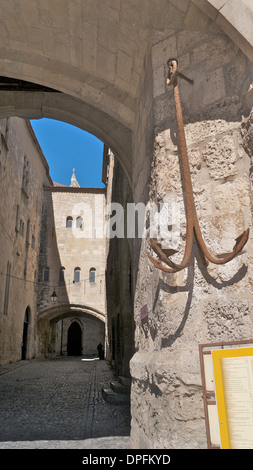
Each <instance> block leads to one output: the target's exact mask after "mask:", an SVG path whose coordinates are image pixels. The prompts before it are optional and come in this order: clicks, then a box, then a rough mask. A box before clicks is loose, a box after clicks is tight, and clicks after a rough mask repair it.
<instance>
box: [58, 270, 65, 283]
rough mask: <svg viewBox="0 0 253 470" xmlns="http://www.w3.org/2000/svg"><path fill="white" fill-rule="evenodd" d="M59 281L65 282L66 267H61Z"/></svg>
mask: <svg viewBox="0 0 253 470" xmlns="http://www.w3.org/2000/svg"><path fill="white" fill-rule="evenodd" d="M59 282H65V268H64V267H61V269H60V271H59Z"/></svg>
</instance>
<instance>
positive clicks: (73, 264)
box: [38, 170, 106, 356]
mask: <svg viewBox="0 0 253 470" xmlns="http://www.w3.org/2000/svg"><path fill="white" fill-rule="evenodd" d="M104 205H105V189H102V188H81V187H80V185H79V184H78V182H77V179H76V176H75V170H73V175H72V177H71V184H70V186H64V185H61V184H57V183H53V185H50V186H47V187H45V188H44V203H43V207H44V212H43V230H42V233H41V250H40V263H39V276H40V279H41V280H42V284H43V286H42V287H41V288H40V287H39V289H38V304H39V312H38V319H39V320H40V319H41V322H40V321H39V325H41V324H43V323H44V326H41V331H40V332H41V334H40V338H41V339H42V343H41V344H40V353H42V354H43V355H45V354H47V351H50V353H51V354H62V355H67V354H69V355H88V356H91V355H95V354H97V345H98V344H99V342H102V343H104V331H105V311H106V306H105V261H106V260H105V240H104V238H103V237H99V233H101V228H102V222H103V217H104ZM53 290H54V291H55V293H56V295H57V297H56V301H55V302H54V303H52V301H51V294H52V292H53ZM63 311H64V313H63ZM43 320H44V321H43ZM48 320H50V325H49V324H48ZM73 323H75V329H74V326H73ZM45 328H46V329H47V328H49V335H48V334H46V333H45V331H44V333H43V330H45ZM72 329H73V335H72V333H71V331H72ZM75 334H76V335H77V337H75ZM72 336H73V337H72ZM72 343H73V344H74V343H75V345H74V346H73V347H72V346H71V344H72Z"/></svg>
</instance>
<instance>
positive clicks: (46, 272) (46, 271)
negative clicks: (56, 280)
mask: <svg viewBox="0 0 253 470" xmlns="http://www.w3.org/2000/svg"><path fill="white" fill-rule="evenodd" d="M43 281H44V282H48V281H49V268H48V267H46V268H44V269H43Z"/></svg>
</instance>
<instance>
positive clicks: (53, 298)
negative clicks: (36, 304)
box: [51, 289, 58, 302]
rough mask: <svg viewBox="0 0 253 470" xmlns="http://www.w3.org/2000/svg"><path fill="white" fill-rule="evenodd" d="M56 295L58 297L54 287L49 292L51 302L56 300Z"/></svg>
mask: <svg viewBox="0 0 253 470" xmlns="http://www.w3.org/2000/svg"><path fill="white" fill-rule="evenodd" d="M57 297H58V295H57V294H56V292H55V289H54V292H53V293H52V294H51V300H52V302H56V299H57Z"/></svg>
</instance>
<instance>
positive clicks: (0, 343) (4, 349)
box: [0, 118, 52, 364]
mask: <svg viewBox="0 0 253 470" xmlns="http://www.w3.org/2000/svg"><path fill="white" fill-rule="evenodd" d="M0 133H1V144H0V145H1V149H0V193H1V198H0V199H1V204H0V246H1V257H0V266H1V267H0V272H1V282H0V361H1V364H5V363H8V362H15V361H19V360H20V359H21V358H22V359H29V358H31V357H34V355H35V353H36V332H37V328H36V314H37V310H36V309H37V301H36V283H37V282H38V279H39V251H40V232H41V226H42V225H41V224H42V199H43V192H44V189H43V188H44V186H49V185H50V184H51V183H52V182H51V179H50V176H49V168H48V164H47V162H46V159H45V157H44V155H43V153H42V151H41V149H40V147H39V145H38V142H37V139H36V137H35V135H34V132H33V130H32V127H31V125H30V122H29V121H26V120H22V119H19V118H9V119H1V121H0Z"/></svg>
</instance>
